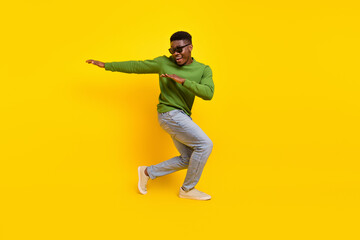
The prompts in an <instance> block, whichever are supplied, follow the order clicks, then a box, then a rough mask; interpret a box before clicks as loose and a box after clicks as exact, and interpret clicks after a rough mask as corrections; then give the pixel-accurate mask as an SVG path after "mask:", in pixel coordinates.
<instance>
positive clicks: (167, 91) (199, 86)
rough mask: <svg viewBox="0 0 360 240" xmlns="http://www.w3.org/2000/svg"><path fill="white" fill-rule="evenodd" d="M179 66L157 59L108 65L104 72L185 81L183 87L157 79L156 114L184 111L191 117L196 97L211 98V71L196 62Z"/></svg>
mask: <svg viewBox="0 0 360 240" xmlns="http://www.w3.org/2000/svg"><path fill="white" fill-rule="evenodd" d="M192 59H193V62H192V63H191V64H188V65H183V66H178V65H177V64H176V63H175V60H174V58H173V57H172V56H170V57H167V56H165V55H164V56H160V57H157V58H155V59H152V60H144V61H123V62H107V63H105V70H108V71H109V70H110V71H112V72H123V73H157V74H159V76H160V75H161V74H163V73H164V74H165V73H166V74H176V75H177V76H179V77H181V78H184V79H185V82H184V84H183V85H182V84H180V83H177V82H175V81H174V80H172V79H170V78H167V77H159V83H160V90H161V92H160V96H159V104H158V105H157V111H158V112H160V113H163V112H168V111H170V110H173V109H181V110H184V111H185V113H186V114H187V115H189V116H191V108H192V106H193V103H194V99H195V96H198V97H200V98H202V99H204V100H210V99H212V97H213V95H214V83H213V80H212V71H211V68H210V67H209V66H208V65H205V64H203V63H200V62H197V61H196V60H195V59H194V58H192Z"/></svg>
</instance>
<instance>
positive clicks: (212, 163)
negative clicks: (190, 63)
mask: <svg viewBox="0 0 360 240" xmlns="http://www.w3.org/2000/svg"><path fill="white" fill-rule="evenodd" d="M356 2H357V1H308V0H306V1H296V2H294V1H250V0H249V1H230V0H223V1H93V0H92V1H68V0H66V1H57V2H54V1H16V2H10V1H7V2H6V3H2V7H1V10H0V20H1V40H0V42H1V47H2V48H1V54H0V56H1V58H0V61H1V63H0V74H1V75H0V78H1V87H0V104H1V105H0V106H1V128H0V131H1V145H0V146H1V149H0V156H1V165H0V194H1V195H0V223H1V225H0V227H1V229H0V239H4V240H10V239H125V238H131V239H133V238H135V239H200V238H201V239H209V238H211V237H216V238H221V239H235V238H238V239H358V237H359V232H358V225H359V213H360V211H359V210H360V208H359V200H360V194H359V190H360V189H359V183H360V177H359V170H360V168H359V167H360V164H359V159H360V150H359V143H360V141H359V135H360V131H359V120H360V111H359V107H360V99H359V96H360V94H359V90H360V83H359V79H360V78H359V75H360V74H359V64H360V61H359V56H360V47H359V43H360V28H359V24H360V21H359V20H360V17H359V16H360V13H359V12H360V11H359V10H360V8H359V5H358V4H357V3H356ZM178 30H185V31H188V32H190V33H191V34H192V36H193V46H194V48H193V52H192V53H193V55H192V56H193V57H194V58H195V59H196V60H197V61H199V62H202V63H205V64H208V65H210V66H211V68H212V70H213V79H214V83H215V95H214V98H213V99H212V100H211V101H203V100H202V99H200V98H197V99H196V101H195V104H194V107H193V116H192V117H193V119H194V121H195V122H196V123H198V124H199V125H200V126H201V128H202V129H203V130H204V131H205V132H206V133H207V134H208V136H209V137H210V138H211V139H212V140H213V142H214V149H213V153H212V155H211V156H210V158H209V160H208V162H207V164H206V166H205V169H204V172H203V175H202V177H201V179H200V182H199V184H198V185H197V188H198V189H199V190H202V191H204V192H206V193H209V194H210V195H212V197H213V199H212V200H210V201H206V202H203V201H193V200H184V199H180V198H178V197H177V193H178V189H179V187H180V186H181V184H182V182H183V179H184V177H185V173H186V171H180V172H176V173H174V174H171V175H167V176H164V177H162V178H158V179H156V180H154V181H151V182H149V185H148V194H147V195H145V196H144V195H140V194H139V193H138V191H137V166H139V165H150V164H156V163H158V162H161V161H164V160H167V159H169V158H171V157H173V156H175V155H177V154H178V153H177V151H176V149H175V147H174V146H173V143H172V141H171V138H170V137H169V136H168V135H167V133H166V132H164V131H163V130H162V129H161V128H160V126H159V125H158V122H157V115H156V104H157V101H158V95H159V86H158V76H157V75H156V74H145V75H137V74H125V73H119V72H110V71H105V70H104V69H101V68H98V67H96V66H93V65H89V64H87V63H85V61H86V60H87V59H96V60H100V61H104V62H110V61H126V60H145V59H152V58H155V57H157V56H161V55H169V53H168V51H167V49H168V48H169V47H170V43H169V38H170V36H171V34H173V33H174V32H176V31H178Z"/></svg>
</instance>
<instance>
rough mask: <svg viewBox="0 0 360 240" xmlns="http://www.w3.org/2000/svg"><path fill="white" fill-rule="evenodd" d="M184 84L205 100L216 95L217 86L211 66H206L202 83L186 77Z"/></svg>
mask: <svg viewBox="0 0 360 240" xmlns="http://www.w3.org/2000/svg"><path fill="white" fill-rule="evenodd" d="M183 86H184V87H185V88H186V89H188V90H189V91H190V92H192V93H194V94H195V95H196V96H198V97H200V98H202V99H204V100H211V99H212V97H213V96H214V87H215V86H214V82H213V79H212V71H211V68H210V67H209V66H206V67H205V69H204V73H203V76H202V78H201V81H200V83H196V82H194V81H191V80H187V79H185V82H184V84H183Z"/></svg>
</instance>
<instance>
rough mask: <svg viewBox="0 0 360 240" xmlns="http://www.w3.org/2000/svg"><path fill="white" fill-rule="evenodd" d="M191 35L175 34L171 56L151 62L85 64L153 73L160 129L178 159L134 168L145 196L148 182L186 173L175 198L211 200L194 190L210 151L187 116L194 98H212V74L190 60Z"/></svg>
mask: <svg viewBox="0 0 360 240" xmlns="http://www.w3.org/2000/svg"><path fill="white" fill-rule="evenodd" d="M191 38H192V37H191V35H190V34H189V33H187V32H183V31H179V32H176V33H174V34H173V35H172V36H171V37H170V46H171V48H170V49H169V51H170V53H171V56H170V57H167V56H165V55H164V56H160V57H157V58H155V59H153V60H144V61H123V62H107V63H103V62H100V61H95V60H87V61H86V62H87V63H92V64H94V65H97V66H99V67H102V68H105V70H109V71H113V72H115V71H116V72H124V73H157V74H159V82H160V89H161V93H160V96H159V104H158V105H157V111H158V121H159V123H160V126H161V127H162V128H163V129H164V130H165V131H166V132H168V133H169V134H170V136H171V138H172V140H173V142H174V144H175V146H176V148H177V150H178V151H179V152H180V156H176V157H173V158H171V159H169V160H167V161H164V162H161V163H159V164H157V165H151V166H148V167H147V166H140V167H139V168H138V174H139V182H138V188H139V191H140V193H141V194H146V193H147V187H146V186H147V182H148V180H149V179H150V178H151V179H155V178H157V177H160V176H164V175H166V174H169V173H172V172H175V171H178V170H181V169H186V168H187V169H188V170H187V173H186V177H185V181H184V183H183V185H182V187H180V190H179V197H181V198H188V199H196V200H209V199H211V196H210V195H208V194H206V193H204V192H201V191H198V190H197V189H195V185H196V184H197V183H198V181H199V179H200V176H201V174H202V171H203V168H204V166H205V163H206V161H207V159H208V157H209V155H210V153H211V151H212V147H213V144H212V141H211V140H210V139H209V137H208V136H207V135H206V134H205V133H204V132H203V131H202V130H201V128H200V127H199V126H198V125H196V124H195V123H194V122H193V121H192V118H191V117H190V116H191V109H192V106H193V103H194V99H195V96H198V97H200V98H202V99H204V100H211V99H212V97H213V94H214V83H213V80H212V70H211V68H210V67H209V66H208V65H205V64H202V63H200V62H197V61H196V60H195V59H194V58H193V57H191V51H192V49H193V45H192V39H191Z"/></svg>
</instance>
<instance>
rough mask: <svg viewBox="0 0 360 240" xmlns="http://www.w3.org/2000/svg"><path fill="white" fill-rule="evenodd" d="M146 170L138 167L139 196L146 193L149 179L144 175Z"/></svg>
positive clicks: (144, 167)
mask: <svg viewBox="0 0 360 240" xmlns="http://www.w3.org/2000/svg"><path fill="white" fill-rule="evenodd" d="M146 168H147V166H140V167H138V174H139V183H138V188H139V191H140V193H141V194H146V193H147V189H146V184H147V182H148V180H149V179H150V177H148V176H146V175H145V169H146Z"/></svg>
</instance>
